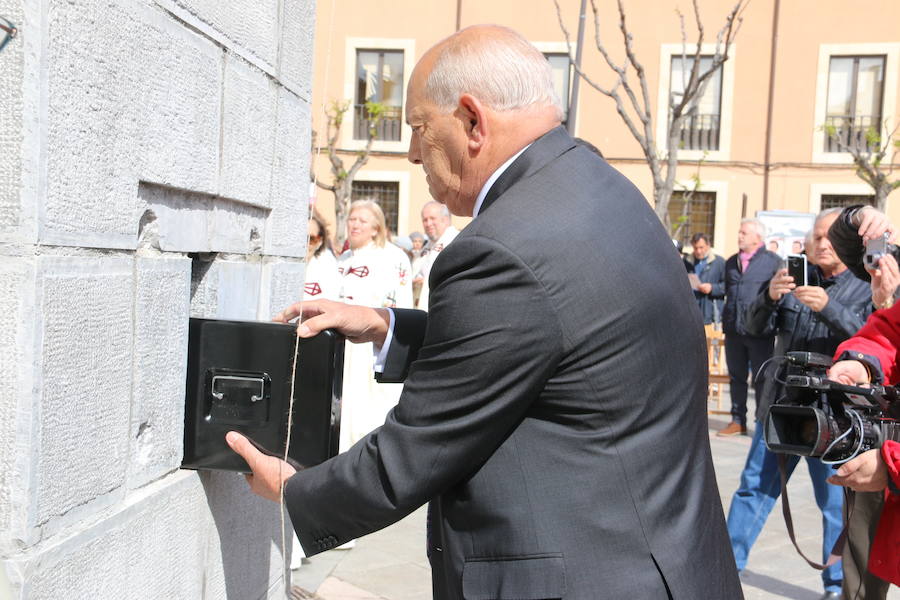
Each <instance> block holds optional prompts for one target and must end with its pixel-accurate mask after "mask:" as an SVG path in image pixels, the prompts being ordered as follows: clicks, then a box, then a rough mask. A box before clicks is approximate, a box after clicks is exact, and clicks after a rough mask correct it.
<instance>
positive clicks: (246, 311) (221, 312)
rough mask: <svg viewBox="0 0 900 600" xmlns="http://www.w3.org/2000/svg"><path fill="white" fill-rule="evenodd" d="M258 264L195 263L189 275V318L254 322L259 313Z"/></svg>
mask: <svg viewBox="0 0 900 600" xmlns="http://www.w3.org/2000/svg"><path fill="white" fill-rule="evenodd" d="M261 271H262V265H261V263H259V262H244V261H229V260H214V261H213V262H211V263H203V262H202V261H200V260H199V259H195V262H194V268H193V269H192V274H191V316H192V317H204V318H209V319H246V320H253V319H256V315H257V313H258V311H259V297H260V276H261Z"/></svg>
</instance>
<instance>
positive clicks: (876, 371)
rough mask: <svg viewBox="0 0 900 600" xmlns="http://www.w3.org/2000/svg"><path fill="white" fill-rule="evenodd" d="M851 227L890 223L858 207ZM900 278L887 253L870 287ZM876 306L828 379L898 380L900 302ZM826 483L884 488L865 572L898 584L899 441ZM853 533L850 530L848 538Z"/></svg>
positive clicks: (873, 232) (885, 228) (869, 229)
mask: <svg viewBox="0 0 900 600" xmlns="http://www.w3.org/2000/svg"><path fill="white" fill-rule="evenodd" d="M853 224H854V225H858V226H859V235H860V236H861V237H862V239H863V241H865V240H867V239H874V238H877V237H879V236H881V235H882V234H884V233H885V232H890V230H891V225H890V223H888V221H887V218H886V217H885V216H884V215H883V214H882V213H880V212H878V211H875V210H874V209H871V208H869V207H866V208H864V209H860V210H859V211H858V216H855V220H854V221H853ZM898 279H900V268H898V265H897V261H896V259H895V258H894V257H893V256H891V255H890V254H888V255H886V256H883V257H882V258H881V259H880V260H879V262H878V268H877V269H876V270H875V271H874V272H873V273H872V284H873V285H872V288H873V290H876V289H878V287H879V285H880V284H881V283H882V282H885V283H892V282H896V281H897V280H898ZM875 304H876V308H878V309H879V310H876V311H875V312H874V313H872V316H871V317H869V320H868V321H867V322H866V324H865V325H864V326H863V327H862V329H860V330H859V331H858V332H857V333H856V335H855V336H853V337H852V338H850V339H848V340H846V341H845V342H843V343H842V344H841V345H840V346H838V349H837V351H836V353H835V360H836V361H838V362H835V364H834V365H833V366H832V367H831V370H830V371H829V374H828V375H829V378H830V379H833V380H835V381H838V382H840V383H845V384H850V385H868V384H870V383H888V384H892V385H895V384H897V383H900V360H898V356H900V303H898V304H894V299H893V295H890V296H889V297H887V298H886V299H885V300H883V301H879V300H878V299H876V300H875ZM828 481H829V483H833V484H835V485H842V486H845V487H849V488H850V489H852V490H854V491H855V492H883V493H884V494H885V500H884V508H883V509H882V511H881V517H880V519H879V520H878V528H877V531H876V533H875V539H874V541H873V542H872V545H871V549H870V552H869V563H868V570H869V572H870V573H872V574H873V575H876V576H877V577H880V578H881V579H883V580H885V581H888V582H891V583H894V584H896V585H900V443H897V442H895V441H890V440H888V441H886V442H885V443H884V444H883V445H882V447H881V448H880V449H877V450H869V451H868V452H864V453H863V454H861V455H860V456H857V457H856V458H854V459H853V460H850V461H848V462H846V463H845V464H843V465H841V467H840V468H839V469H838V470H837V472H836V473H835V474H834V475H832V476H831V477H830V478H829V479H828ZM852 535H853V533H852V531H851V536H852Z"/></svg>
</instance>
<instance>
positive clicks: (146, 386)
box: [128, 257, 191, 488]
mask: <svg viewBox="0 0 900 600" xmlns="http://www.w3.org/2000/svg"><path fill="white" fill-rule="evenodd" d="M135 273H136V284H137V285H136V294H135V310H134V327H135V332H134V400H133V404H132V408H131V427H130V436H129V439H130V440H131V441H130V444H131V450H130V453H129V473H128V484H129V487H132V488H133V487H138V486H142V485H145V484H147V483H149V482H151V481H153V480H155V479H158V478H160V477H162V476H163V475H165V474H166V473H168V472H170V471H173V470H175V469H178V467H179V466H180V465H181V458H182V451H183V432H184V385H185V376H186V373H185V368H186V364H187V333H188V329H187V327H188V318H189V316H190V281H191V261H190V259H188V258H146V257H138V258H136V260H135Z"/></svg>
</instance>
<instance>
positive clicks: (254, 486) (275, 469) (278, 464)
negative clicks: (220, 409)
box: [225, 431, 297, 502]
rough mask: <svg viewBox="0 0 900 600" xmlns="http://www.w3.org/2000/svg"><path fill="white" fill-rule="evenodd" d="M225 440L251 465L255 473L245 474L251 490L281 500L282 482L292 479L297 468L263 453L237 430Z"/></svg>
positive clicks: (268, 498) (267, 498)
mask: <svg viewBox="0 0 900 600" xmlns="http://www.w3.org/2000/svg"><path fill="white" fill-rule="evenodd" d="M225 441H226V442H227V443H228V445H229V446H231V449H232V450H234V451H235V452H237V453H238V454H240V455H241V456H243V457H244V460H246V461H247V464H248V465H250V470H252V471H253V474H252V475H244V477H245V478H246V479H247V483H249V484H250V491H252V492H253V493H254V494H256V495H257V496H262V497H263V498H265V499H266V500H271V501H272V502H280V501H281V485H282V483H283V482H285V481H287V480H288V479H290V477H291V475H293V474H294V473H296V472H297V470H296V469H295V468H294V467H292V466H291V465H289V464H287V463H286V462H284V461H283V460H281V459H280V458H275V457H274V456H267V455H265V454H263V453H262V452H260V451H259V450H257V449H256V448H255V447H254V446H253V444H251V443H250V441H249V440H248V439H247V438H245V437H244V436H242V435H241V434H239V433H238V432H236V431H229V432H228V434H227V435H226V436H225Z"/></svg>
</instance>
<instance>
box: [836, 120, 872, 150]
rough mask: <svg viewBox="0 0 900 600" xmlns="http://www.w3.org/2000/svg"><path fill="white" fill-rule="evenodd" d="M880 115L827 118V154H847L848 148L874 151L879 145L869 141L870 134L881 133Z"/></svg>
mask: <svg viewBox="0 0 900 600" xmlns="http://www.w3.org/2000/svg"><path fill="white" fill-rule="evenodd" d="M880 129H881V116H880V115H874V116H873V115H863V116H858V117H851V116H830V117H825V152H846V151H847V148H866V147H868V148H869V150H874V149H876V148H877V146H878V144H877V143H870V140H868V139H867V135H868V134H869V132H874V133H879V134H880V133H881V132H880Z"/></svg>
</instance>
